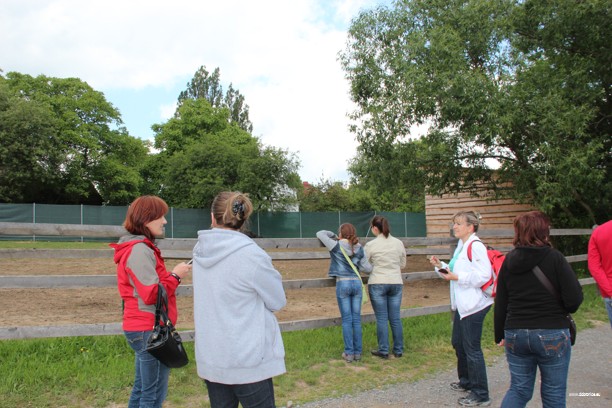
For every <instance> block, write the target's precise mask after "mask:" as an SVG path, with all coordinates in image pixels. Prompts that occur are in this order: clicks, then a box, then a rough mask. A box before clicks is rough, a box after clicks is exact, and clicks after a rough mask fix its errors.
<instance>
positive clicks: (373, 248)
mask: <svg viewBox="0 0 612 408" xmlns="http://www.w3.org/2000/svg"><path fill="white" fill-rule="evenodd" d="M364 249H365V253H366V258H367V259H368V261H370V263H371V264H372V267H373V269H372V273H371V274H370V278H369V279H368V284H370V285H372V284H400V285H402V284H403V283H404V281H403V280H402V272H401V269H402V268H403V267H405V266H406V248H404V244H403V243H402V241H400V240H399V239H397V238H395V237H393V236H392V235H391V234H389V237H388V238H385V236H384V235H383V234H380V235H378V237H376V238H375V239H373V240H372V241H370V242H368V243H367V244H365V247H364Z"/></svg>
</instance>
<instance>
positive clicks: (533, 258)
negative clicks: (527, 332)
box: [494, 247, 582, 343]
mask: <svg viewBox="0 0 612 408" xmlns="http://www.w3.org/2000/svg"><path fill="white" fill-rule="evenodd" d="M536 265H539V266H540V268H541V269H542V272H544V275H546V277H547V278H548V279H549V280H550V282H551V284H552V285H553V286H554V287H555V288H556V289H557V291H558V292H559V294H560V295H561V300H562V302H563V306H564V307H565V310H563V309H562V308H561V306H560V305H559V302H558V301H557V299H556V298H555V297H554V296H553V295H552V294H551V293H550V292H549V291H548V290H547V289H546V288H545V287H544V285H542V283H541V282H540V281H539V280H538V278H537V277H536V276H535V275H534V273H533V271H532V269H533V267H534V266H536ZM581 303H582V287H581V286H580V283H579V282H578V279H577V278H576V274H575V273H574V270H573V269H572V267H571V266H570V265H569V263H568V262H567V261H566V260H565V257H564V256H563V254H562V253H561V252H559V251H557V250H556V249H554V248H550V247H516V248H515V249H514V250H512V251H511V252H509V253H508V255H506V259H505V260H504V263H503V264H502V267H501V269H500V271H499V277H498V281H497V295H496V297H495V311H494V316H495V317H494V319H495V342H496V343H499V342H500V341H501V340H502V339H503V338H504V329H560V328H568V327H569V321H568V320H567V318H566V317H565V316H566V315H567V313H574V312H575V311H576V310H578V307H579V306H580V304H581Z"/></svg>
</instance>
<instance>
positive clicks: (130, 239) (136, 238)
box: [110, 234, 145, 263]
mask: <svg viewBox="0 0 612 408" xmlns="http://www.w3.org/2000/svg"><path fill="white" fill-rule="evenodd" d="M143 239H145V236H144V235H131V234H130V235H124V236H122V237H121V238H119V242H118V243H116V244H110V246H111V247H112V248H113V249H114V250H115V256H114V258H113V260H114V261H115V263H119V261H120V260H121V257H122V256H123V255H124V254H125V252H126V251H128V250H129V249H130V248H131V247H133V246H134V245H135V244H137V243H138V242H141V241H142V240H143Z"/></svg>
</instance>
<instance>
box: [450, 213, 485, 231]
mask: <svg viewBox="0 0 612 408" xmlns="http://www.w3.org/2000/svg"><path fill="white" fill-rule="evenodd" d="M457 218H464V219H465V222H466V223H468V224H469V225H473V226H474V232H478V227H479V226H480V219H481V218H482V217H481V216H480V213H478V212H476V211H459V212H458V213H457V214H455V215H453V222H456V221H457Z"/></svg>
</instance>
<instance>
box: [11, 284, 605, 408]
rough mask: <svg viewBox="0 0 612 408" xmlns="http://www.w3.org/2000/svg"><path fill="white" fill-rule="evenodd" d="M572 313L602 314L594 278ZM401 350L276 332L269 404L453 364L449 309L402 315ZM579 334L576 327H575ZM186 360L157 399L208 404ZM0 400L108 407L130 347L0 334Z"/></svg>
mask: <svg viewBox="0 0 612 408" xmlns="http://www.w3.org/2000/svg"><path fill="white" fill-rule="evenodd" d="M584 293H585V300H584V303H583V304H582V306H581V307H580V310H579V312H578V313H576V314H575V316H574V317H575V319H576V322H577V324H578V328H579V329H584V328H588V327H592V326H593V324H594V323H593V322H594V321H603V322H607V314H606V311H605V308H604V306H603V303H602V301H601V298H600V297H599V295H598V294H597V291H596V289H595V286H594V285H589V286H586V287H584ZM492 317H493V313H489V314H488V316H487V318H486V320H485V328H484V333H483V347H484V353H485V356H486V358H487V360H488V361H490V358H491V357H492V356H494V355H500V354H502V352H503V349H501V348H500V347H497V346H496V345H494V344H493V323H492ZM403 324H404V338H405V354H404V357H403V358H401V359H393V358H391V359H389V360H386V361H384V360H380V359H377V358H374V357H371V356H370V355H369V350H370V349H374V348H376V328H375V325H374V324H366V325H364V330H363V349H364V356H363V359H362V361H361V362H355V363H352V364H348V363H345V362H344V361H343V360H342V359H341V358H340V354H341V352H342V333H341V329H340V327H331V328H325V329H317V330H305V331H299V332H288V333H283V340H284V342H285V350H286V363H287V371H288V372H287V374H284V375H282V376H280V377H277V378H275V379H274V384H275V392H276V398H277V404H278V405H279V406H284V405H286V404H287V401H293V402H294V403H303V402H306V401H313V400H318V399H323V398H327V397H334V396H340V395H343V394H347V393H355V392H358V391H363V390H368V389H373V388H377V387H384V386H389V385H392V384H395V383H400V382H406V381H416V380H418V379H421V378H424V377H427V376H430V375H433V374H435V373H436V372H439V371H440V370H449V369H452V368H453V367H454V363H455V358H454V351H453V350H452V347H451V345H450V334H451V326H450V314H448V313H442V314H438V315H431V316H421V317H414V318H409V319H403ZM578 341H580V333H578ZM186 348H187V351H188V353H189V355H190V357H191V362H190V363H189V365H188V366H187V367H185V368H181V369H175V370H172V374H171V376H170V387H169V393H168V401H167V403H166V404H165V407H168V408H171V407H208V406H209V405H208V403H207V402H206V400H207V398H206V390H205V388H204V386H203V383H202V381H201V380H200V379H199V378H198V376H197V374H196V367H195V361H194V350H193V343H187V344H186ZM0 373H2V375H0V395H2V398H1V399H0V407H7V408H8V407H29V406H31V407H57V406H62V407H84V406H86V407H108V406H112V405H113V404H124V405H125V403H126V401H127V398H128V395H129V391H130V388H131V381H132V377H133V353H132V351H131V349H130V348H129V346H128V345H127V343H126V341H125V340H124V338H123V337H122V336H99V337H74V338H59V339H34V340H4V341H0Z"/></svg>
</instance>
